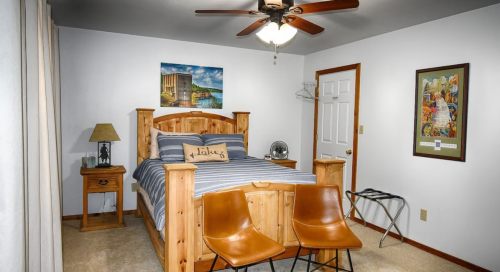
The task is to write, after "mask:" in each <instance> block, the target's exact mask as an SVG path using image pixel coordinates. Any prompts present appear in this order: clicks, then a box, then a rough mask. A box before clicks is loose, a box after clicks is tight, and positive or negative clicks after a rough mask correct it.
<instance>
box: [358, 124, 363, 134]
mask: <svg viewBox="0 0 500 272" xmlns="http://www.w3.org/2000/svg"><path fill="white" fill-rule="evenodd" d="M359 134H363V125H360V126H359Z"/></svg>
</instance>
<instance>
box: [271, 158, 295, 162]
mask: <svg viewBox="0 0 500 272" xmlns="http://www.w3.org/2000/svg"><path fill="white" fill-rule="evenodd" d="M269 161H270V162H274V163H276V162H281V163H287V162H297V161H294V160H289V159H284V160H269Z"/></svg>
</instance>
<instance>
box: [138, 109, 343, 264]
mask: <svg viewBox="0 0 500 272" xmlns="http://www.w3.org/2000/svg"><path fill="white" fill-rule="evenodd" d="M153 112H154V109H137V164H140V163H141V162H142V161H143V160H145V159H146V158H149V145H150V143H151V139H150V127H155V128H157V129H160V130H162V131H169V132H192V133H198V134H205V133H213V134H233V133H241V134H244V135H245V137H244V142H245V147H246V150H247V154H248V132H249V129H248V128H249V115H250V113H249V112H233V114H234V119H231V118H227V117H224V116H220V115H216V114H209V113H202V112H201V111H193V112H187V113H177V114H170V115H164V116H160V117H156V118H153ZM343 164H344V161H342V160H333V159H322V160H315V161H314V165H315V173H316V183H317V184H336V185H338V186H339V187H340V190H342V176H343ZM163 167H164V168H165V197H166V203H165V241H163V239H162V237H161V236H160V233H159V232H158V231H157V230H156V228H155V224H154V222H153V220H152V219H151V217H150V215H149V212H148V210H147V208H146V205H145V204H144V201H143V200H142V197H141V196H140V194H139V192H137V214H136V215H137V216H138V217H143V219H144V223H145V225H146V228H147V231H148V233H149V236H150V238H151V241H152V242H153V245H154V247H155V251H156V254H157V255H158V258H159V260H160V263H161V265H162V266H163V268H164V270H165V272H181V271H183V272H191V271H197V272H198V271H209V270H210V266H211V264H212V262H213V259H214V257H215V254H214V253H213V252H212V251H211V250H210V249H208V247H207V246H206V245H205V242H204V241H203V238H202V229H203V226H202V224H203V218H202V207H201V199H200V198H198V199H194V172H195V170H196V169H197V167H196V166H195V165H193V164H189V163H184V164H165V165H163ZM234 188H239V189H242V190H243V191H245V194H246V196H247V201H248V207H249V209H250V214H251V216H252V220H253V223H254V224H255V226H256V227H257V228H258V229H259V230H260V231H261V232H262V233H263V234H265V235H267V236H268V237H269V238H271V239H273V240H275V241H277V242H278V243H280V244H282V245H283V246H284V247H285V248H286V251H285V252H284V253H283V254H281V255H279V256H277V257H274V258H273V259H284V258H290V257H295V255H296V254H297V250H298V241H297V238H296V236H295V233H294V231H293V229H292V226H291V216H292V209H293V197H294V188H295V185H293V184H282V183H271V182H268V181H260V182H253V183H252V184H248V185H243V186H237V187H233V188H228V189H234ZM228 189H224V190H228ZM308 253H309V252H308V250H307V249H303V250H302V251H301V255H307V254H308ZM314 253H315V254H317V255H316V258H317V260H318V261H320V262H326V261H328V260H330V259H331V258H333V257H335V251H334V250H315V251H314ZM339 255H340V256H339V257H341V254H339ZM340 263H341V258H339V264H340ZM229 267H230V266H229V265H228V264H227V263H226V262H225V261H224V260H222V259H221V258H219V259H218V260H217V263H216V265H215V267H214V270H219V269H225V268H229Z"/></svg>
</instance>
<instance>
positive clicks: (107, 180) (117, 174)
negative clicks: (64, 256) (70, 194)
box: [80, 165, 127, 231]
mask: <svg viewBox="0 0 500 272" xmlns="http://www.w3.org/2000/svg"><path fill="white" fill-rule="evenodd" d="M125 172H127V170H125V167H123V166H121V165H115V166H111V167H106V168H80V175H82V176H83V219H82V221H81V222H80V231H91V230H102V229H112V228H123V227H125V223H123V173H125ZM107 192H116V214H109V213H106V214H105V215H103V216H92V217H89V216H88V195H89V194H92V193H107Z"/></svg>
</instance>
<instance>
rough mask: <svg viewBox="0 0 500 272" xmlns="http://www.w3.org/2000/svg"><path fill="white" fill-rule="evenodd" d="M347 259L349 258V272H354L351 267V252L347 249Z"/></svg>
mask: <svg viewBox="0 0 500 272" xmlns="http://www.w3.org/2000/svg"><path fill="white" fill-rule="evenodd" d="M347 257H349V265H350V266H351V272H354V267H352V261H351V252H350V251H349V249H347Z"/></svg>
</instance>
